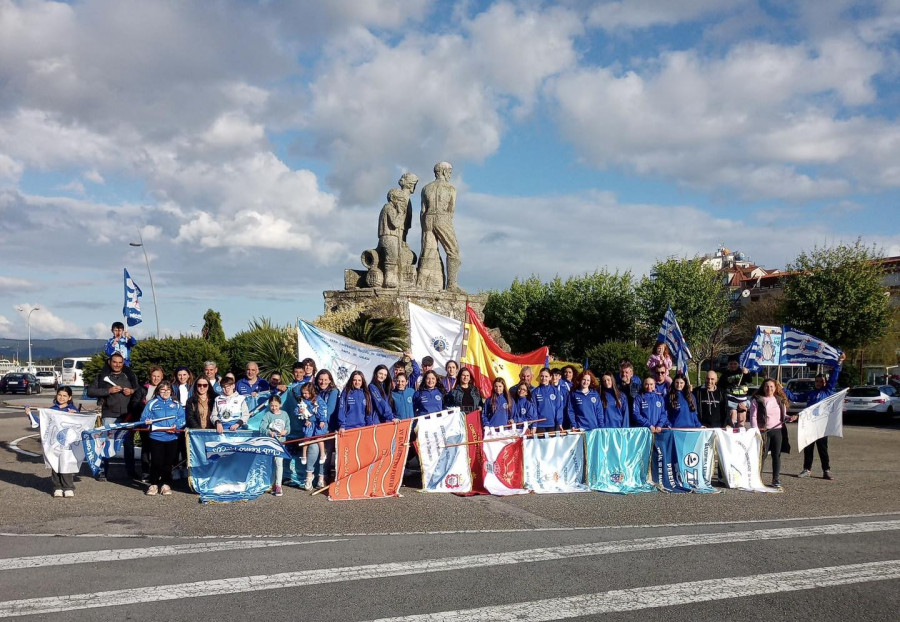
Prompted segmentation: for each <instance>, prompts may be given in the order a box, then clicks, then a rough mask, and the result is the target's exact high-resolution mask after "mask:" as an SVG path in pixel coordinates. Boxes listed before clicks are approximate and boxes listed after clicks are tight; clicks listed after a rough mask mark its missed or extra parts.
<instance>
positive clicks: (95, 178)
mask: <svg viewBox="0 0 900 622" xmlns="http://www.w3.org/2000/svg"><path fill="white" fill-rule="evenodd" d="M82 177H84V178H85V179H86V180H87V181H89V182H91V183H95V184H100V185H102V184H105V183H106V180H105V179H103V175H101V174H100V173H99V172H98V171H96V170H94V169H91V170H89V171H85V172H84V175H82Z"/></svg>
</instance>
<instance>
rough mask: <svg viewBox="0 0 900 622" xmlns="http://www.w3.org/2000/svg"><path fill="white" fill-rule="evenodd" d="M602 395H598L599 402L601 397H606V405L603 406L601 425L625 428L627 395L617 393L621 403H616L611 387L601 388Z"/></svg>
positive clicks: (627, 411)
mask: <svg viewBox="0 0 900 622" xmlns="http://www.w3.org/2000/svg"><path fill="white" fill-rule="evenodd" d="M603 393H604V394H605V396H604V395H601V396H600V398H601V399H600V403H601V404H602V403H603V397H606V406H604V407H603V427H604V428H627V427H628V413H629V412H630V411H629V408H628V397H627V396H626V395H624V394H622V393H620V394H619V401H620V402H621V405H617V404H616V394H615V393H614V392H613V390H612V389H603Z"/></svg>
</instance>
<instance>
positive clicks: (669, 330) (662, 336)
mask: <svg viewBox="0 0 900 622" xmlns="http://www.w3.org/2000/svg"><path fill="white" fill-rule="evenodd" d="M656 341H657V342H660V341H662V342H664V343H665V344H666V346H667V347H668V348H669V354H671V355H672V361H673V362H674V363H675V369H677V370H678V371H680V372H681V373H683V374H687V373H688V362H689V361H690V360H691V359H692V358H693V356H691V351H690V349H688V345H687V342H686V341H685V340H684V335H683V334H682V333H681V328H680V327H679V326H678V320H677V319H675V312H674V311H672V307H668V308H667V309H666V315H665V317H663V323H662V326H660V327H659V336H658V337H657V338H656Z"/></svg>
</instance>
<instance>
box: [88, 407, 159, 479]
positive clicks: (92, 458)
mask: <svg viewBox="0 0 900 622" xmlns="http://www.w3.org/2000/svg"><path fill="white" fill-rule="evenodd" d="M174 418H175V417H167V419H174ZM158 421H160V420H158ZM140 425H143V423H142V422H140V421H137V422H135V423H115V424H112V425H109V426H104V427H102V428H94V429H93V430H85V431H84V432H82V433H81V442H82V444H83V445H84V461H85V462H87V465H88V467H90V469H91V473H92V474H93V475H94V476H96V475H98V474H99V473H100V471H102V470H103V460H104V459H109V458H115V457H116V454H117V453H119V452H120V451H122V444H123V443H124V442H125V436H126V435H127V434H134V429H135V428H136V427H138V426H140ZM141 450H142V451H143V448H142V449H141Z"/></svg>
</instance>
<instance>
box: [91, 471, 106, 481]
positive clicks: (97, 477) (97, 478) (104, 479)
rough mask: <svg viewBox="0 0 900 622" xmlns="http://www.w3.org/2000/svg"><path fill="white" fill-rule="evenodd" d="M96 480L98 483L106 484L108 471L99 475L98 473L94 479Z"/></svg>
mask: <svg viewBox="0 0 900 622" xmlns="http://www.w3.org/2000/svg"><path fill="white" fill-rule="evenodd" d="M94 479H95V480H97V481H98V482H105V481H106V471H100V472H99V473H97V475H96V476H95V477H94Z"/></svg>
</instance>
